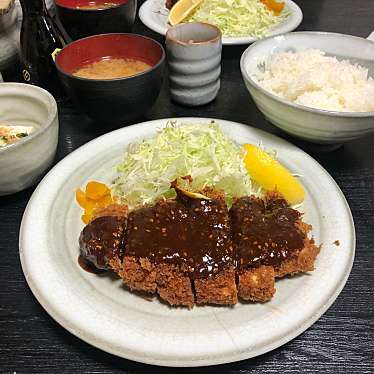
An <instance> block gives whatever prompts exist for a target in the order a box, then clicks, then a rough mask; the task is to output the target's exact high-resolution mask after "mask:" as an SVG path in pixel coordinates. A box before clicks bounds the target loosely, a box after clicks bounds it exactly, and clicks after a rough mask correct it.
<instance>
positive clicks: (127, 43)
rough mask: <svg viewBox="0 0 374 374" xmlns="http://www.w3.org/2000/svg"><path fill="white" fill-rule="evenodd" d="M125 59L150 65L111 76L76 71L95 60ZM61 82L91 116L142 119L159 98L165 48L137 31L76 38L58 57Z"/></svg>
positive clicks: (101, 119) (97, 118)
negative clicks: (140, 70)
mask: <svg viewBox="0 0 374 374" xmlns="http://www.w3.org/2000/svg"><path fill="white" fill-rule="evenodd" d="M113 59H126V60H127V61H129V59H130V61H131V60H132V61H141V62H143V63H146V64H148V65H149V67H148V68H147V69H146V70H144V71H143V72H140V73H137V74H135V75H130V76H124V77H120V78H114V79H113V78H112V79H108V78H105V79H102V78H100V79H98V78H81V77H78V76H76V75H74V74H76V72H77V71H78V70H79V69H81V68H83V67H87V66H89V65H90V64H92V63H93V62H97V61H101V60H113ZM55 62H56V67H57V71H58V74H59V77H60V80H61V82H62V85H63V87H64V89H65V90H66V92H67V93H68V95H69V96H70V97H71V99H72V100H73V101H74V103H75V104H76V105H77V106H78V107H79V108H80V109H81V110H82V111H84V112H85V113H86V114H87V115H88V116H89V117H91V118H93V119H95V120H100V121H105V122H109V123H111V122H123V123H127V122H129V121H132V120H134V119H137V118H140V117H141V116H142V115H144V113H146V111H147V110H148V109H150V108H151V106H152V105H153V103H154V102H155V100H156V99H157V97H158V95H159V92H160V89H161V85H162V79H163V72H164V65H165V51H164V49H163V47H162V46H161V44H159V43H158V42H156V41H155V40H153V39H150V38H148V37H145V36H142V35H136V34H102V35H96V36H91V37H88V38H84V39H80V40H77V41H75V42H73V43H71V44H68V45H67V46H66V47H65V48H63V49H62V50H61V51H60V53H59V54H58V55H57V57H56V61H55Z"/></svg>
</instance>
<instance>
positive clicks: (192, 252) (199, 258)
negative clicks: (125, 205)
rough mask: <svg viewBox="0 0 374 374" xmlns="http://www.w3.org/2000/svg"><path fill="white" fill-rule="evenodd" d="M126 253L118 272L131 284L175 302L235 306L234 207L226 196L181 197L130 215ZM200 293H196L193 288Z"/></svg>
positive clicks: (137, 288) (117, 268)
mask: <svg viewBox="0 0 374 374" xmlns="http://www.w3.org/2000/svg"><path fill="white" fill-rule="evenodd" d="M126 236H127V238H126V244H125V255H124V258H123V261H122V264H121V265H120V266H117V267H116V269H115V270H116V271H117V272H118V274H119V275H120V276H121V277H122V279H123V281H124V283H125V284H126V285H127V286H128V287H129V288H130V289H135V290H139V291H146V292H149V293H156V292H157V293H158V294H159V296H160V297H161V298H162V299H164V300H166V301H167V302H168V303H169V304H171V305H184V306H187V307H189V308H191V307H192V306H193V304H194V302H196V303H197V304H206V303H209V304H235V303H236V301H237V292H236V285H235V267H234V256H233V247H232V245H231V236H230V224H229V216H228V210H227V207H226V204H225V201H224V199H223V196H222V195H219V196H218V195H216V196H215V197H214V198H209V197H208V198H206V199H195V198H191V197H188V196H186V195H183V194H178V197H177V199H176V200H167V201H159V202H158V203H156V204H155V205H154V206H151V207H144V208H141V209H137V210H134V211H133V212H131V213H130V214H129V217H128V226H127V230H126ZM193 290H194V291H195V294H194V292H193Z"/></svg>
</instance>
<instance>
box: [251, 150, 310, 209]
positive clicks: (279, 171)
mask: <svg viewBox="0 0 374 374" xmlns="http://www.w3.org/2000/svg"><path fill="white" fill-rule="evenodd" d="M244 149H245V150H246V151H247V153H246V155H245V158H244V164H245V166H246V168H247V170H248V172H249V173H250V175H251V177H252V178H253V179H254V180H255V181H256V182H257V183H258V184H259V185H260V186H262V187H263V188H264V189H265V190H266V191H274V190H276V191H278V192H279V193H281V194H282V195H283V197H284V198H285V199H286V200H287V202H288V203H289V204H291V205H293V204H300V203H301V202H302V201H303V200H304V196H305V192H304V188H303V186H302V185H301V184H300V182H299V181H298V180H297V179H296V178H295V177H294V176H293V175H292V174H291V173H290V172H289V171H288V170H287V169H286V168H285V167H284V166H282V165H281V164H280V163H279V162H278V161H277V160H275V159H274V158H272V157H271V156H270V155H269V154H267V153H266V152H264V151H263V150H261V149H260V148H259V147H256V146H255V145H252V144H244Z"/></svg>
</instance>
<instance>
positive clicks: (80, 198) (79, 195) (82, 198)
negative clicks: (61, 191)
mask: <svg viewBox="0 0 374 374" xmlns="http://www.w3.org/2000/svg"><path fill="white" fill-rule="evenodd" d="M75 198H76V200H77V202H78V204H79V205H80V206H81V207H82V208H84V207H85V206H86V201H87V200H86V194H85V193H84V192H83V191H82V190H81V189H80V188H78V189H77V190H76V191H75Z"/></svg>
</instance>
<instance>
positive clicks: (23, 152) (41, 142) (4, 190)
mask: <svg viewBox="0 0 374 374" xmlns="http://www.w3.org/2000/svg"><path fill="white" fill-rule="evenodd" d="M0 124H4V125H13V126H17V125H18V126H32V127H33V131H32V132H31V133H30V134H29V135H28V136H26V137H23V138H21V139H19V140H18V141H17V142H16V143H14V144H10V145H7V146H5V147H1V148H0V175H1V178H0V196H2V195H8V194H11V193H15V192H18V191H21V190H23V189H25V188H27V187H29V186H31V185H32V184H34V183H36V182H37V181H38V180H39V179H40V178H41V177H42V176H43V173H44V172H45V171H46V169H48V168H49V166H51V164H52V162H53V159H54V156H55V153H56V149H57V143H58V114H57V104H56V101H55V99H54V98H53V96H52V95H51V94H50V93H49V92H48V91H46V90H44V89H42V88H40V87H37V86H32V85H28V84H22V83H0Z"/></svg>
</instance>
